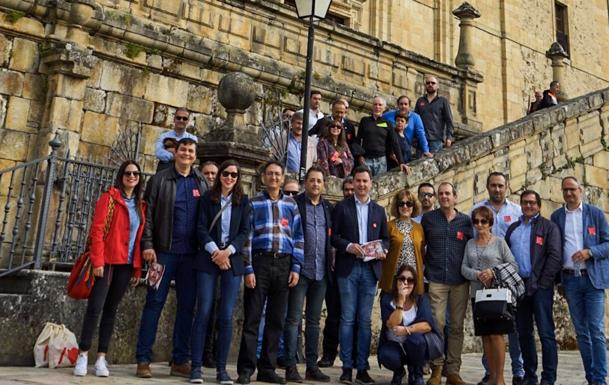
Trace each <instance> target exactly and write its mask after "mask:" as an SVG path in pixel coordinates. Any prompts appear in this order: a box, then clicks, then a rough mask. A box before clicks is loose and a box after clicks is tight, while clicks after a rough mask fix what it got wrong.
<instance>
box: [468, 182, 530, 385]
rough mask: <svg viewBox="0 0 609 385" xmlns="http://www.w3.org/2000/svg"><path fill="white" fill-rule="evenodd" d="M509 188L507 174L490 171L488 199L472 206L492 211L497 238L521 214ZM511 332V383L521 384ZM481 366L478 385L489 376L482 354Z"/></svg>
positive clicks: (519, 360) (515, 340) (514, 336)
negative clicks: (480, 378)
mask: <svg viewBox="0 0 609 385" xmlns="http://www.w3.org/2000/svg"><path fill="white" fill-rule="evenodd" d="M509 188H510V184H509V180H508V177H507V175H505V174H503V173H501V172H497V171H494V172H491V173H490V174H489V176H488V177H487V178H486V190H487V191H488V199H485V200H483V201H482V202H479V203H477V204H475V205H474V207H472V211H474V209H476V208H478V207H480V206H486V207H488V208H489V209H491V211H492V212H493V228H492V229H491V233H492V234H493V235H494V236H496V237H499V238H504V237H505V233H506V231H507V229H508V227H510V225H511V224H513V223H516V221H518V219H519V218H520V216H521V215H522V210H521V209H520V206H518V204H516V203H514V202H511V201H510V200H509V199H507V198H506V196H507V192H508V190H509ZM514 330H515V331H514V332H513V333H510V334H508V341H509V344H508V347H509V352H510V359H511V361H512V385H522V384H523V377H524V374H525V371H524V368H523V364H522V354H521V353H520V344H519V342H518V341H519V339H518V330H517V329H514ZM482 366H484V369H485V373H484V377H483V378H482V380H481V381H480V382H479V383H478V385H486V382H487V381H488V379H489V377H490V371H489V370H488V363H487V359H486V356H485V355H483V356H482Z"/></svg>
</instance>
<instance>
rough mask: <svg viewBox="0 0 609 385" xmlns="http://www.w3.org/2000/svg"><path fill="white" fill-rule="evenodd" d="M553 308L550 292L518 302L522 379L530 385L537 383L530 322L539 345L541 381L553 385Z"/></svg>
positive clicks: (555, 363) (539, 291)
mask: <svg viewBox="0 0 609 385" xmlns="http://www.w3.org/2000/svg"><path fill="white" fill-rule="evenodd" d="M553 305H554V288H547V289H537V290H536V291H535V293H534V294H533V295H532V296H528V295H527V296H525V297H524V298H523V299H522V300H520V301H519V302H518V308H517V310H516V327H517V328H518V336H519V340H520V348H521V350H522V358H523V361H524V379H525V381H529V382H531V383H535V384H536V383H537V351H536V349H535V336H534V335H533V318H535V324H536V325H537V331H538V333H539V340H540V341H541V357H542V367H543V370H542V372H541V379H542V380H546V381H547V383H548V385H554V382H555V381H556V367H557V366H558V351H557V346H556V336H555V334H554V319H553V318H552V307H553Z"/></svg>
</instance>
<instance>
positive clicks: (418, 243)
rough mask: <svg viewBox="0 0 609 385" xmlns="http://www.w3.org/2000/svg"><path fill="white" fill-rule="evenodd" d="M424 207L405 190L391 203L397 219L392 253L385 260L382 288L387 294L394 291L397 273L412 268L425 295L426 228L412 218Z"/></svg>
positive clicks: (392, 232)
mask: <svg viewBox="0 0 609 385" xmlns="http://www.w3.org/2000/svg"><path fill="white" fill-rule="evenodd" d="M420 211H421V205H420V203H419V201H418V200H417V198H416V196H415V195H414V194H413V193H411V192H410V191H408V190H406V189H404V190H401V191H400V192H398V193H397V194H396V195H395V196H394V197H393V200H392V202H391V215H392V216H394V217H395V219H393V220H391V221H390V222H389V225H388V227H389V252H388V253H387V258H385V260H384V261H383V274H382V276H381V280H380V282H379V287H380V288H381V290H382V291H383V292H384V293H390V292H391V283H392V279H393V276H394V275H395V272H396V271H397V270H398V269H399V268H400V267H401V266H402V265H405V264H406V265H410V266H412V267H413V268H414V269H415V271H416V274H415V277H416V279H417V294H423V291H424V287H423V255H424V251H425V235H424V233H423V226H421V225H420V224H419V223H417V222H415V221H414V220H413V219H412V218H414V217H416V216H417V215H419V212H420Z"/></svg>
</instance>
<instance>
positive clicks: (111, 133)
mask: <svg viewBox="0 0 609 385" xmlns="http://www.w3.org/2000/svg"><path fill="white" fill-rule="evenodd" d="M118 130H119V119H118V118H116V117H112V116H107V115H103V114H98V113H95V112H91V111H87V112H85V116H84V119H83V123H82V132H81V139H82V140H83V141H85V142H89V143H100V144H102V145H105V146H110V145H112V143H113V142H114V140H115V139H116V135H117V134H118Z"/></svg>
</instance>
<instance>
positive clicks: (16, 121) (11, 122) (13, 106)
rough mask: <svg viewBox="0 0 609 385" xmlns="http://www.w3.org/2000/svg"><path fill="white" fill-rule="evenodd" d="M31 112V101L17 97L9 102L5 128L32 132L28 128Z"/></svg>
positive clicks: (13, 97) (11, 98)
mask: <svg viewBox="0 0 609 385" xmlns="http://www.w3.org/2000/svg"><path fill="white" fill-rule="evenodd" d="M29 112H30V101H29V100H27V99H23V98H20V97H17V96H11V97H10V98H9V100H8V109H7V111H6V121H5V123H4V126H5V127H6V128H10V129H12V130H16V131H32V130H30V129H29V128H28V126H27V117H28V114H29Z"/></svg>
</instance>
